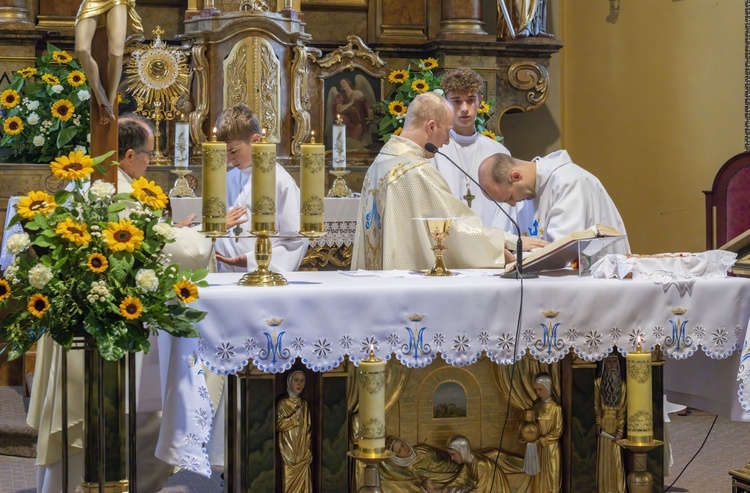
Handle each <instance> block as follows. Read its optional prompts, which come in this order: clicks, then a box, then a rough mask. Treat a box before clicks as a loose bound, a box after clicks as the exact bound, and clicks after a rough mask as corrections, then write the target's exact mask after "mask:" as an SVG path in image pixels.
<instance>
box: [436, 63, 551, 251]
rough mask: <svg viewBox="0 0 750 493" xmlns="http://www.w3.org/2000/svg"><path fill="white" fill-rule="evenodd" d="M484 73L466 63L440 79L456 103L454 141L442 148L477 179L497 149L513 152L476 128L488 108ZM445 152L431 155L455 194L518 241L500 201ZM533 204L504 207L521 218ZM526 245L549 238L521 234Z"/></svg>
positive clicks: (485, 221) (529, 212)
mask: <svg viewBox="0 0 750 493" xmlns="http://www.w3.org/2000/svg"><path fill="white" fill-rule="evenodd" d="M483 85H484V82H483V81H482V77H481V76H480V75H479V74H478V73H476V72H475V71H473V70H472V69H470V68H467V67H460V68H457V69H454V70H451V71H450V72H448V73H447V74H445V76H444V77H443V80H442V82H441V83H440V86H441V88H442V89H443V92H444V93H445V99H447V100H448V102H450V103H451V104H452V105H453V111H454V116H453V129H452V130H451V131H450V137H451V141H450V143H449V144H447V145H444V146H443V147H442V148H441V149H440V152H442V153H443V154H445V156H447V157H448V158H450V159H452V160H453V161H454V162H455V163H456V164H457V165H459V166H460V167H461V169H463V170H464V171H465V172H466V173H468V174H469V175H470V176H471V177H472V178H474V179H475V180H478V178H479V165H480V164H481V163H482V161H484V160H485V159H486V158H488V157H490V156H492V155H493V154H496V153H502V154H507V155H510V151H508V149H506V148H505V146H504V145H502V144H501V143H500V142H498V141H496V140H495V139H493V138H490V137H487V136H485V135H482V134H480V133H479V132H477V130H476V126H475V122H476V119H477V112H478V111H480V110H481V111H489V106H488V105H487V103H486V102H483V101H482V87H483ZM445 156H441V155H439V154H436V155H435V156H434V157H432V158H431V161H432V162H433V163H435V166H436V167H437V169H438V171H440V174H442V175H443V177H444V178H445V181H447V182H448V185H449V186H450V187H451V192H453V195H455V196H456V197H458V198H459V199H462V200H463V201H464V202H466V204H467V205H468V206H469V207H470V208H471V210H472V211H474V213H476V215H477V216H479V218H480V219H481V220H482V224H484V225H485V226H494V227H496V228H500V229H502V230H503V231H505V233H506V239H507V240H509V241H515V239H516V230H515V227H514V226H513V223H511V221H510V219H508V216H506V215H505V214H503V213H502V211H500V210H499V208H498V207H497V205H495V203H494V202H492V201H491V200H490V199H488V198H487V197H485V196H484V194H483V193H482V192H481V190H479V187H477V186H476V185H475V184H473V183H472V182H471V181H470V180H468V179H467V178H466V176H465V175H464V174H463V173H461V171H460V170H458V169H457V168H456V166H454V165H453V164H452V163H451V162H450V161H449V160H448V159H446V157H445ZM532 206H533V204H532V203H530V202H521V203H519V204H517V205H516V206H515V207H511V206H510V205H508V204H501V207H502V208H503V209H504V210H505V212H506V213H508V214H509V215H510V216H511V217H514V218H515V219H516V220H518V218H519V216H522V215H524V214H525V215H528V216H529V217H533V216H534V211H533V210H532ZM522 241H523V246H524V249H530V248H536V247H540V246H544V244H545V243H546V242H544V241H542V240H541V239H539V238H535V237H530V236H525V237H523V238H522Z"/></svg>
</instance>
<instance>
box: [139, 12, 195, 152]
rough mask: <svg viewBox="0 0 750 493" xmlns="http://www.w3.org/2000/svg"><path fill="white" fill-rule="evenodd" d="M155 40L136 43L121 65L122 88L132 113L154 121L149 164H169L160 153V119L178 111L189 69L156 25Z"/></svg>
mask: <svg viewBox="0 0 750 493" xmlns="http://www.w3.org/2000/svg"><path fill="white" fill-rule="evenodd" d="M152 33H153V34H154V36H156V39H154V40H153V41H152V42H151V44H150V45H144V44H138V45H137V46H136V47H135V49H134V50H133V51H132V52H131V57H130V60H129V61H128V63H127V65H126V66H125V80H124V84H125V91H126V92H127V93H128V94H130V95H131V96H133V98H135V101H136V103H137V105H138V106H137V108H136V110H135V112H136V113H138V114H141V115H143V116H145V117H146V118H149V119H150V120H153V121H154V124H155V126H156V132H155V135H154V143H155V146H154V158H153V159H152V160H151V163H152V164H156V165H162V164H169V159H167V158H166V157H164V155H163V154H162V153H161V145H160V144H161V143H160V140H161V130H160V128H159V127H160V124H161V121H162V120H172V119H174V118H175V117H176V116H177V115H178V112H177V111H176V109H175V104H176V102H177V100H178V99H179V98H180V97H181V96H184V95H186V94H187V91H188V76H189V74H190V69H189V68H188V64H187V57H186V56H185V53H183V52H182V51H180V50H178V49H176V48H172V47H170V46H169V45H167V44H166V43H165V42H164V41H163V40H162V39H161V36H162V35H163V34H164V30H163V29H162V28H161V27H159V26H156V29H154V30H153V31H152Z"/></svg>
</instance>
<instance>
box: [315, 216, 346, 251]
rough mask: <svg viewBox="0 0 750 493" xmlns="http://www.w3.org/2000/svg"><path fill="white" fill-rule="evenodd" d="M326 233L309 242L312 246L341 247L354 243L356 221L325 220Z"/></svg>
mask: <svg viewBox="0 0 750 493" xmlns="http://www.w3.org/2000/svg"><path fill="white" fill-rule="evenodd" d="M325 227H326V234H324V235H323V236H321V237H320V238H316V239H315V240H313V241H312V242H311V245H312V246H318V247H320V246H328V247H337V248H341V247H344V246H350V245H352V244H353V243H354V234H355V233H356V231H357V221H336V222H326V223H325Z"/></svg>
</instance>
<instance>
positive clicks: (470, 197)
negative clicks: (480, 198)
mask: <svg viewBox="0 0 750 493" xmlns="http://www.w3.org/2000/svg"><path fill="white" fill-rule="evenodd" d="M475 198H477V197H476V195H474V194H473V193H471V189H470V188H468V187H467V188H466V195H464V200H465V201H466V204H467V205H468V206H469V208H471V201H472V200H474V199H475Z"/></svg>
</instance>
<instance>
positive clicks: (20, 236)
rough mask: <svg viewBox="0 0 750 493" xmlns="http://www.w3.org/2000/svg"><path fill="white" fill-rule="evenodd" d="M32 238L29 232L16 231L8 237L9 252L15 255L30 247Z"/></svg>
mask: <svg viewBox="0 0 750 493" xmlns="http://www.w3.org/2000/svg"><path fill="white" fill-rule="evenodd" d="M30 245H31V240H30V239H29V235H28V234H27V233H16V234H14V235H13V236H11V237H10V238H8V253H12V254H13V255H15V254H17V253H21V252H22V251H24V250H26V249H27V248H29V246H30Z"/></svg>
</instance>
